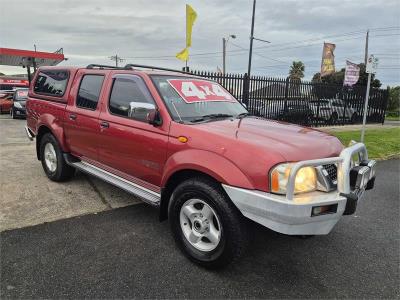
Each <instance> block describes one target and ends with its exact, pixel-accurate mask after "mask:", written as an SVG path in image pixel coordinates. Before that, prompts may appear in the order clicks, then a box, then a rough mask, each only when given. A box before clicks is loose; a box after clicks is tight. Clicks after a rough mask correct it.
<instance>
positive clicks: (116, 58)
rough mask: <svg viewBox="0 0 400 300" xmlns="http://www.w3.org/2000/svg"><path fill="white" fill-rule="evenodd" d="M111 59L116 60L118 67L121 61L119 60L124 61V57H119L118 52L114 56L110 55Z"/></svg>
mask: <svg viewBox="0 0 400 300" xmlns="http://www.w3.org/2000/svg"><path fill="white" fill-rule="evenodd" d="M110 59H111V60H114V61H115V66H116V67H118V63H119V62H123V61H124V59H122V58H121V57H119V56H118V54H115V55H113V56H110Z"/></svg>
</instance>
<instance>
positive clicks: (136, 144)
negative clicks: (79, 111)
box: [99, 74, 168, 188]
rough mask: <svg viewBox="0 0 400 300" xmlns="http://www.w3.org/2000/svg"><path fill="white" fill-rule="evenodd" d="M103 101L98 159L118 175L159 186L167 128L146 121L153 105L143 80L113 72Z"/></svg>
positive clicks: (165, 147)
mask: <svg viewBox="0 0 400 300" xmlns="http://www.w3.org/2000/svg"><path fill="white" fill-rule="evenodd" d="M104 103H105V105H103V107H102V111H101V113H100V117H99V126H100V131H101V132H100V144H99V162H100V163H102V164H104V165H105V166H107V167H110V168H111V169H110V171H111V172H114V173H117V175H119V176H123V177H129V179H130V180H131V181H136V182H137V183H139V184H142V185H145V186H146V185H147V184H150V185H152V186H153V187H154V186H155V187H159V186H160V184H161V175H162V170H163V167H164V164H165V160H166V154H167V143H168V132H167V131H166V129H163V128H168V127H167V126H165V127H162V126H161V127H155V126H153V125H150V124H149V123H148V122H147V113H148V112H149V111H150V110H153V109H155V108H156V104H155V102H154V99H153V97H152V96H151V94H150V92H149V90H148V89H147V86H146V84H145V82H144V81H143V79H142V78H141V77H139V76H136V75H130V74H129V75H128V74H120V75H114V76H113V79H112V87H111V92H110V95H109V99H107V101H105V102H104ZM149 188H152V187H151V186H150V187H149Z"/></svg>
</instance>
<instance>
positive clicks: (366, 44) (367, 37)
mask: <svg viewBox="0 0 400 300" xmlns="http://www.w3.org/2000/svg"><path fill="white" fill-rule="evenodd" d="M368 40H369V29H368V30H367V35H366V37H365V57H364V64H365V65H367V60H368Z"/></svg>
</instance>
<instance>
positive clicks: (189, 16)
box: [176, 4, 197, 61]
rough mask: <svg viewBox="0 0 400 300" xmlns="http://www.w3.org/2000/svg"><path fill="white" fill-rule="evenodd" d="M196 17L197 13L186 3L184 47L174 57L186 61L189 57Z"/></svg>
mask: <svg viewBox="0 0 400 300" xmlns="http://www.w3.org/2000/svg"><path fill="white" fill-rule="evenodd" d="M196 18H197V13H196V12H195V11H194V9H193V8H192V7H191V6H190V5H189V4H186V48H185V49H183V50H182V51H181V52H179V53H178V54H176V58H178V59H180V60H183V61H188V59H189V47H190V46H192V29H193V24H194V22H195V21H196Z"/></svg>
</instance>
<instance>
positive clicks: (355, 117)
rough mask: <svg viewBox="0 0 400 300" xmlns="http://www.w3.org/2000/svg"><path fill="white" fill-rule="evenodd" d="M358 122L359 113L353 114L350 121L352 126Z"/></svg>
mask: <svg viewBox="0 0 400 300" xmlns="http://www.w3.org/2000/svg"><path fill="white" fill-rule="evenodd" d="M357 120H358V116H357V113H354V114H352V116H351V119H350V122H351V124H354V123H356V122H357Z"/></svg>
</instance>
